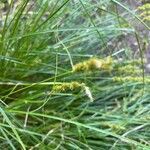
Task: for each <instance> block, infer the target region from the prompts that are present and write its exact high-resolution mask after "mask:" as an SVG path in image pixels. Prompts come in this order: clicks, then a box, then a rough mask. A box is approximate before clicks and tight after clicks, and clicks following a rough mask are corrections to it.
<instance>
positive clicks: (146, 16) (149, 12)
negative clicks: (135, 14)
mask: <svg viewBox="0 0 150 150" xmlns="http://www.w3.org/2000/svg"><path fill="white" fill-rule="evenodd" d="M138 9H139V10H140V11H141V14H140V16H141V17H142V19H143V21H150V3H146V4H144V5H142V6H140V7H138Z"/></svg>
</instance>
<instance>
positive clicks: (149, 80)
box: [113, 76, 150, 83]
mask: <svg viewBox="0 0 150 150" xmlns="http://www.w3.org/2000/svg"><path fill="white" fill-rule="evenodd" d="M143 80H144V81H145V82H146V83H150V78H148V77H145V78H144V79H143V77H131V76H127V77H113V81H117V82H141V83H143Z"/></svg>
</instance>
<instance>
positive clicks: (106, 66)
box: [73, 57, 112, 72]
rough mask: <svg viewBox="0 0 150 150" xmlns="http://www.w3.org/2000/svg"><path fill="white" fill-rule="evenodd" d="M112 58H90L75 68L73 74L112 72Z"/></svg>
mask: <svg viewBox="0 0 150 150" xmlns="http://www.w3.org/2000/svg"><path fill="white" fill-rule="evenodd" d="M111 69H112V58H111V57H107V58H105V59H98V58H90V59H89V60H86V61H83V62H80V63H78V64H76V65H74V66H73V72H91V71H94V70H104V71H111Z"/></svg>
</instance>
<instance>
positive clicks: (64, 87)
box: [53, 82, 93, 102]
mask: <svg viewBox="0 0 150 150" xmlns="http://www.w3.org/2000/svg"><path fill="white" fill-rule="evenodd" d="M82 90H83V91H84V93H85V94H86V96H87V97H88V98H89V99H90V101H91V102H92V101H93V96H92V93H91V91H90V88H89V87H88V86H86V85H85V84H84V83H79V82H65V83H62V84H61V85H56V86H54V87H53V93H58V92H63V93H65V92H68V91H71V92H73V93H79V92H80V91H82Z"/></svg>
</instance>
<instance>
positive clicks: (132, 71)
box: [117, 64, 142, 75]
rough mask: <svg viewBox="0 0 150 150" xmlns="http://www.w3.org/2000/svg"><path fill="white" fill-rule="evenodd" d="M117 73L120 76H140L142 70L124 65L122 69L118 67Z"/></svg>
mask: <svg viewBox="0 0 150 150" xmlns="http://www.w3.org/2000/svg"><path fill="white" fill-rule="evenodd" d="M117 72H118V73H120V74H124V75H126V74H130V75H131V74H132V75H135V74H140V73H141V72H142V70H141V69H140V68H139V67H137V66H133V65H130V64H129V65H125V66H123V67H119V68H118V69H117Z"/></svg>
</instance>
